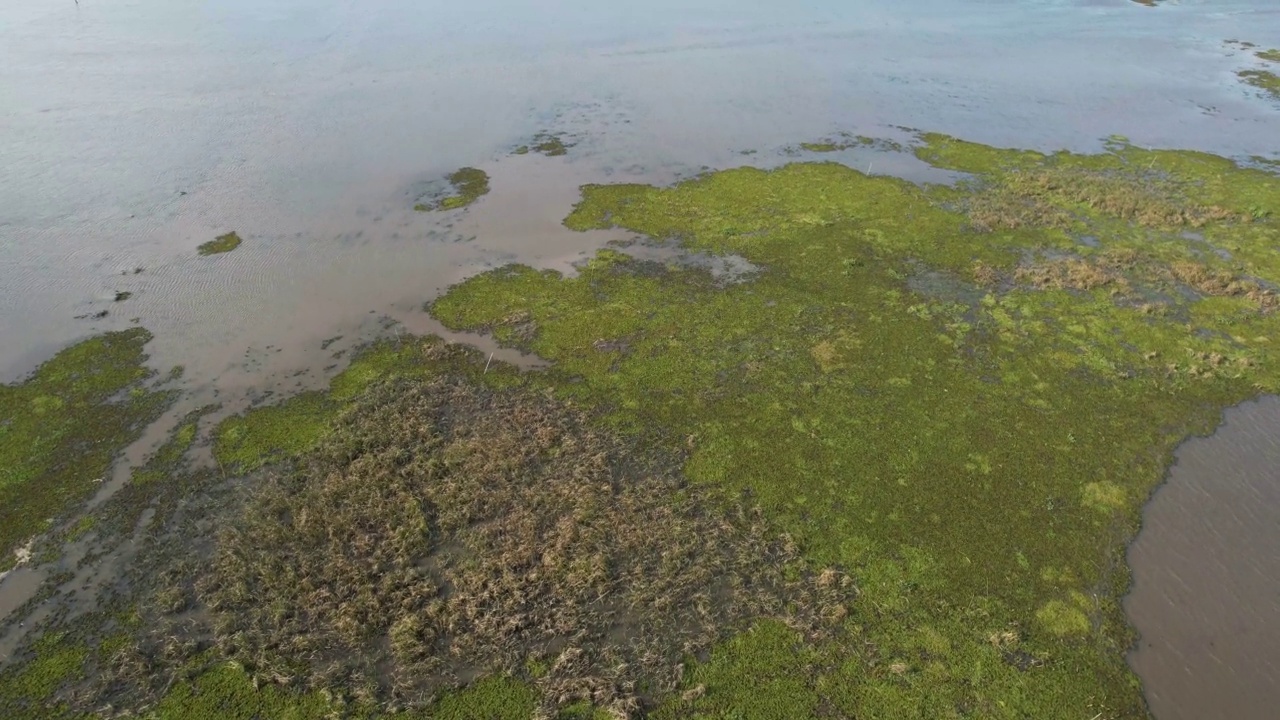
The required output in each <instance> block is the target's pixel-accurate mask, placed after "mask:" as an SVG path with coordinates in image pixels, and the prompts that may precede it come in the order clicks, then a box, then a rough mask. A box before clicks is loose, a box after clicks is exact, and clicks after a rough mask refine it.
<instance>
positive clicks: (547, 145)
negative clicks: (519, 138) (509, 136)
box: [514, 133, 573, 157]
mask: <svg viewBox="0 0 1280 720" xmlns="http://www.w3.org/2000/svg"><path fill="white" fill-rule="evenodd" d="M571 147H573V143H566V142H565V141H564V138H563V137H562V136H561V135H558V134H551V133H540V134H538V135H536V136H534V138H533V144H532V145H521V146H520V147H518V148H516V149H515V151H514V154H516V155H528V154H529V153H531V152H535V153H539V154H541V155H546V156H547V157H559V156H561V155H567V154H568V153H569V148H571Z"/></svg>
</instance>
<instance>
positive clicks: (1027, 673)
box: [432, 135, 1280, 718]
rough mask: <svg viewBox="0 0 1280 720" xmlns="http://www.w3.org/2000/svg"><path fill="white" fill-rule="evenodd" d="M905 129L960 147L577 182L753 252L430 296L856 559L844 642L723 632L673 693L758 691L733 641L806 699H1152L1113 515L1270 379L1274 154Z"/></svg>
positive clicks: (704, 242)
mask: <svg viewBox="0 0 1280 720" xmlns="http://www.w3.org/2000/svg"><path fill="white" fill-rule="evenodd" d="M914 152H915V153H916V154H917V156H918V157H920V158H921V159H923V160H926V161H928V162H930V163H931V164H933V165H935V166H937V167H940V168H944V169H948V170H953V171H959V172H964V173H968V174H969V175H970V177H969V179H968V180H966V181H964V182H961V183H960V184H959V185H957V186H954V187H944V186H924V187H921V186H918V185H915V184H912V183H909V182H905V181H901V180H897V179H893V178H888V177H869V176H867V175H865V174H863V173H860V172H858V171H856V170H853V169H851V168H848V167H845V166H842V165H838V164H834V163H807V164H793V165H788V166H785V167H782V168H779V169H777V170H772V171H764V170H758V169H752V168H741V169H735V170H728V171H724V172H718V173H713V174H710V175H707V176H704V177H700V178H698V179H695V180H691V181H688V182H683V183H680V184H678V185H676V186H674V187H668V188H658V187H649V186H642V185H607V186H588V187H586V188H584V190H583V197H582V200H581V202H580V203H579V204H578V205H577V206H576V207H575V209H574V211H573V213H572V214H571V215H570V216H569V217H568V218H567V219H566V225H567V226H569V227H570V228H573V229H582V230H585V229H592V228H604V227H611V226H618V227H623V228H626V229H628V230H632V231H635V232H640V233H644V234H646V235H649V236H650V237H653V238H656V239H671V238H676V239H679V240H680V241H681V242H682V243H683V245H684V247H686V248H688V249H690V250H692V251H701V252H710V253H718V254H726V255H727V254H737V255H740V256H742V257H743V258H745V259H746V260H747V261H749V262H751V263H753V264H754V265H757V266H759V267H761V268H762V271H761V272H760V273H758V274H756V275H753V276H752V278H751V280H750V281H749V282H745V283H740V284H735V285H731V286H721V285H717V284H716V283H714V282H712V281H711V278H709V276H708V275H707V274H706V273H705V272H701V271H698V270H695V269H669V270H667V271H664V272H662V273H653V272H648V271H646V270H645V269H644V268H642V267H641V266H640V264H638V263H637V262H636V261H633V260H631V259H629V258H626V257H625V256H622V255H619V254H617V253H608V252H606V253H601V254H600V255H599V256H598V257H597V258H596V260H595V261H594V262H592V263H589V264H587V265H586V266H585V267H583V268H582V270H581V272H580V273H579V274H578V275H577V276H575V277H573V278H566V277H563V276H561V275H559V274H557V273H554V272H543V271H535V270H533V269H530V268H524V267H511V268H505V269H502V270H499V271H495V272H491V273H488V274H485V275H481V276H479V277H476V278H474V279H472V280H469V281H467V282H465V283H462V284H461V285H459V286H456V287H455V288H453V289H451V291H450V292H448V293H447V294H446V295H445V296H443V297H442V298H440V299H439V300H437V301H436V302H435V303H433V305H432V312H433V313H434V314H435V315H436V316H437V317H438V318H440V319H441V320H442V321H443V322H444V323H445V324H446V325H447V326H449V327H451V328H454V329H460V330H461V329H466V330H473V331H474V330H489V331H491V332H493V334H494V335H495V336H496V337H497V338H499V339H500V340H501V341H502V342H504V343H506V344H510V345H515V346H518V347H520V348H522V349H525V350H529V351H532V352H536V353H537V354H538V355H540V356H541V357H544V358H547V359H549V360H552V361H553V362H554V363H555V364H554V366H553V368H552V369H551V370H550V371H547V372H545V373H544V374H543V381H544V382H546V383H547V384H548V385H549V386H550V387H551V388H553V389H554V390H555V392H557V393H558V394H559V395H560V396H562V397H566V398H572V399H574V400H575V401H577V402H583V403H586V404H588V405H591V406H596V407H601V408H604V409H605V410H606V413H607V418H608V420H609V421H610V422H612V423H614V424H616V425H617V426H619V427H622V428H633V429H634V428H645V427H650V428H651V427H660V428H664V429H665V430H666V431H668V432H670V433H673V434H676V435H680V436H684V437H686V438H688V442H689V443H690V445H691V447H692V448H693V452H692V455H691V457H690V459H689V461H688V465H687V466H686V472H687V473H688V474H689V475H690V477H691V478H693V479H694V481H695V482H696V483H701V484H703V485H705V486H709V487H714V488H720V489H727V490H730V491H733V492H743V493H748V494H750V495H751V497H753V498H755V499H756V500H757V501H758V502H759V503H760V504H761V506H762V508H763V509H764V512H765V516H766V517H767V518H769V519H770V520H771V521H773V522H778V523H780V524H781V525H782V526H783V527H784V528H785V529H786V530H787V531H788V532H789V533H790V534H791V536H792V537H794V538H795V539H796V541H797V542H798V544H799V546H800V547H801V548H803V551H804V553H805V554H806V555H807V557H809V558H810V559H811V560H812V561H813V562H815V563H818V564H835V565H840V566H843V567H846V568H848V569H849V571H850V573H851V575H852V576H853V577H855V578H857V579H858V582H859V586H860V588H861V589H862V591H863V594H862V596H861V599H860V600H859V602H858V603H857V608H856V611H855V613H854V614H853V615H852V616H851V620H850V622H852V623H855V624H856V625H857V626H858V627H860V628H861V631H862V633H863V636H862V640H861V642H860V643H858V644H855V645H842V644H841V643H834V644H823V643H817V644H814V643H810V642H807V641H806V642H802V643H801V645H796V642H797V640H796V638H795V637H790V638H782V636H780V635H777V634H776V633H774V634H768V633H766V634H765V635H763V636H760V638H764V639H760V638H757V639H758V641H759V642H760V643H765V640H766V639H767V640H768V643H767V645H768V647H771V648H773V649H772V650H761V649H760V647H762V645H750V644H749V643H747V641H745V640H744V641H742V642H743V643H747V644H742V645H741V646H740V645H737V644H733V643H731V644H730V645H727V646H724V647H723V648H722V649H721V650H720V651H719V652H721V653H722V655H721V656H719V657H720V659H719V660H716V659H715V656H713V659H712V660H711V661H710V662H711V665H709V666H708V667H712V666H715V667H722V668H725V670H724V671H723V674H721V675H719V676H717V677H718V678H719V679H718V680H715V681H714V682H713V681H712V676H711V675H707V676H706V677H705V679H703V680H701V681H699V682H700V683H701V684H703V685H705V687H704V688H703V690H702V691H700V692H701V693H702V694H701V695H700V694H699V691H697V685H698V684H699V683H694V684H692V685H687V686H685V689H684V690H683V692H686V693H690V694H691V699H690V700H688V706H689V707H691V708H697V707H702V706H705V707H707V708H709V709H708V711H707V712H708V716H712V717H726V716H732V715H733V714H734V713H740V714H742V715H743V716H759V717H768V716H771V715H770V714H771V713H773V712H774V711H772V710H764V709H761V710H758V711H757V710H756V708H765V707H766V706H768V703H769V702H770V701H769V697H770V695H769V693H767V692H765V691H764V690H756V689H754V686H753V684H752V683H750V682H748V681H747V680H746V679H745V678H747V677H748V676H751V677H757V676H758V675H759V674H758V673H757V672H755V671H754V670H750V669H748V670H743V671H736V670H732V668H735V667H743V668H752V667H754V665H752V663H756V662H774V661H776V662H778V663H782V664H781V665H779V667H780V668H784V669H780V670H778V673H777V674H775V676H777V677H779V680H778V682H781V683H783V684H788V683H789V685H787V686H788V687H790V688H792V689H790V690H787V692H788V693H793V694H794V698H795V699H794V702H796V703H799V705H798V707H800V708H802V709H803V708H805V707H817V708H823V707H837V708H839V710H840V712H843V713H845V714H846V715H850V716H855V717H863V716H865V717H888V716H913V717H914V716H930V717H956V716H981V717H1043V718H1054V717H1064V718H1065V717H1078V716H1081V715H1083V716H1086V717H1092V716H1094V715H1097V714H1098V713H1102V715H1101V716H1102V717H1142V716H1144V713H1145V710H1144V705H1143V701H1142V698H1141V694H1140V692H1139V688H1138V686H1137V683H1136V681H1135V679H1134V678H1133V676H1132V675H1131V673H1130V671H1129V669H1128V667H1127V665H1126V664H1125V661H1124V654H1125V651H1126V650H1127V648H1128V647H1129V646H1130V645H1131V642H1132V636H1131V633H1130V630H1129V628H1128V626H1127V623H1126V621H1125V618H1124V616H1123V613H1122V611H1121V609H1120V604H1119V597H1120V596H1121V594H1122V593H1123V592H1124V589H1125V587H1126V585H1127V582H1128V574H1127V571H1126V569H1125V567H1124V562H1123V560H1124V547H1125V543H1126V542H1127V540H1128V539H1129V538H1130V537H1132V535H1133V533H1134V532H1136V529H1137V526H1138V519H1139V513H1140V506H1141V503H1142V502H1143V500H1144V499H1145V498H1146V497H1147V496H1148V495H1149V493H1150V492H1151V490H1152V488H1154V487H1155V486H1156V484H1158V483H1159V481H1160V479H1161V478H1162V476H1163V473H1164V471H1165V467H1166V465H1167V462H1168V458H1169V457H1170V453H1171V452H1172V449H1173V448H1174V447H1175V446H1176V444H1177V443H1178V442H1180V441H1181V440H1182V439H1183V438H1185V437H1186V436H1187V435H1188V434H1191V433H1199V432H1207V431H1208V430H1209V429H1210V428H1211V427H1212V426H1213V425H1214V423H1216V422H1217V419H1218V417H1219V413H1220V412H1221V410H1222V409H1223V408H1225V407H1227V406H1229V405H1232V404H1234V403H1237V402H1239V401H1241V400H1243V399H1244V398H1247V397H1249V396H1251V395H1254V394H1256V393H1258V392H1274V391H1275V390H1276V389H1277V388H1278V386H1280V357H1277V350H1276V349H1275V348H1276V346H1275V344H1274V343H1273V342H1272V338H1274V337H1277V333H1280V319H1278V318H1280V314H1278V313H1276V312H1275V309H1276V301H1275V288H1276V287H1278V286H1280V256H1277V255H1276V254H1275V252H1274V248H1275V247H1276V246H1277V242H1278V241H1280V228H1278V227H1277V225H1276V222H1275V219H1274V218H1275V217H1276V213H1277V212H1278V211H1280V179H1277V178H1276V177H1275V176H1274V175H1271V174H1268V173H1266V172H1262V171H1258V170H1250V169H1245V168H1241V167H1238V166H1236V165H1235V164H1233V163H1232V162H1230V161H1228V160H1225V159H1222V158H1218V157H1214V156H1211V155H1206V154H1202V153H1194V152H1176V151H1147V150H1143V149H1139V148H1135V147H1133V146H1131V145H1130V144H1129V143H1128V142H1127V141H1125V140H1124V139H1123V138H1119V137H1117V138H1112V139H1111V140H1110V141H1109V142H1108V145H1107V150H1106V152H1103V153H1099V154H1094V155H1078V154H1070V153H1053V154H1042V153H1037V152H1030V151H1018V150H1005V149H998V148H991V147H986V146H981V145H976V144H973V143H966V142H963V141H960V140H957V139H954V138H949V137H944V136H937V135H924V136H922V137H921V143H920V144H919V145H918V146H917V147H916V148H915V149H914ZM1081 598H1083V600H1081ZM1082 617H1083V618H1084V619H1085V621H1086V622H1081V618H1082ZM761 632H764V631H761ZM770 632H772V631H770ZM779 638H782V639H779ZM800 640H801V641H803V640H804V639H803V638H800ZM756 656H758V660H753V659H751V658H752V657H756ZM707 672H710V670H708V671H707ZM734 678H743V679H742V680H735V679H734ZM779 692H781V691H779ZM695 696H696V697H695ZM802 696H803V697H804V698H807V699H805V700H803V701H802V700H801V698H802ZM700 698H701V699H700ZM700 703H701V704H702V705H700ZM757 712H758V714H756V713H757ZM800 714H804V713H803V712H802V711H801V713H800Z"/></svg>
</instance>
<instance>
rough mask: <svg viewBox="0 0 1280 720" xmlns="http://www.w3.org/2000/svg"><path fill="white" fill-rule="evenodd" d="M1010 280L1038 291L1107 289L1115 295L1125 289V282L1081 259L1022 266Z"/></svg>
mask: <svg viewBox="0 0 1280 720" xmlns="http://www.w3.org/2000/svg"><path fill="white" fill-rule="evenodd" d="M1014 278H1015V279H1016V280H1017V281H1018V282H1022V283H1027V284H1030V285H1033V286H1035V287H1037V288H1040V289H1069V290H1093V289H1095V288H1101V287H1110V288H1112V289H1113V290H1115V291H1117V292H1124V291H1126V290H1128V289H1129V281H1128V280H1126V279H1125V278H1124V276H1122V275H1120V274H1119V273H1117V272H1116V271H1115V270H1113V269H1111V268H1109V267H1106V266H1105V265H1101V264H1098V263H1094V262H1090V261H1088V260H1084V259H1081V258H1064V259H1059V260H1050V261H1048V262H1042V263H1036V264H1034V265H1026V266H1023V267H1020V268H1018V269H1017V270H1016V271H1015V272H1014Z"/></svg>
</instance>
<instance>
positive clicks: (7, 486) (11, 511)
mask: <svg viewBox="0 0 1280 720" xmlns="http://www.w3.org/2000/svg"><path fill="white" fill-rule="evenodd" d="M150 339H151V335H150V334H149V333H148V332H147V331H145V330H141V329H134V330H126V331H122V332H114V333H108V334H105V335H100V336H98V337H94V338H90V339H88V340H85V341H83V342H80V343H77V344H76V345H73V346H72V347H70V348H67V349H66V350H63V351H62V352H60V353H58V354H57V355H56V356H55V357H53V358H52V359H51V360H49V361H48V362H46V363H44V364H43V365H41V366H40V368H39V369H37V370H36V371H35V373H34V374H33V375H32V376H31V377H29V378H27V379H26V380H24V381H23V382H20V383H16V384H13V385H0V570H7V569H9V568H10V567H12V565H13V563H14V561H15V556H14V550H15V549H16V548H18V547H19V546H20V545H21V544H22V543H24V542H25V541H27V540H29V539H31V538H32V537H33V536H34V535H35V534H37V533H38V532H42V531H44V530H46V529H48V528H49V527H50V526H51V524H52V523H53V521H54V520H55V519H56V518H57V517H58V516H60V515H62V514H63V513H65V512H66V511H67V510H69V509H70V508H71V507H73V506H74V505H75V504H77V503H78V502H80V501H82V500H84V499H85V498H86V497H87V496H88V495H89V494H90V493H92V491H93V489H94V487H95V486H96V485H97V483H99V482H102V480H103V479H104V477H105V475H106V473H107V471H108V469H109V468H110V465H111V462H112V461H113V460H115V457H116V455H117V454H118V453H119V452H120V451H121V450H122V449H124V447H125V446H126V445H128V444H129V443H131V442H133V441H134V440H136V439H137V438H138V437H139V436H140V435H141V434H142V430H143V428H144V427H145V426H146V425H148V424H150V423H151V422H152V421H153V420H155V419H156V418H157V417H158V416H159V414H160V413H161V412H162V411H163V410H164V409H165V408H166V407H168V405H169V403H170V402H171V401H172V400H173V397H174V396H173V393H172V392H167V391H157V390H154V389H153V388H151V387H148V386H147V385H146V381H147V380H149V379H151V378H152V377H153V376H154V375H155V372H154V371H152V370H150V369H148V368H147V367H145V366H144V364H143V363H144V361H145V360H146V355H145V354H144V352H143V346H144V345H145V344H146V343H147V342H148V341H149V340H150Z"/></svg>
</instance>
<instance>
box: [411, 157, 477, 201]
mask: <svg viewBox="0 0 1280 720" xmlns="http://www.w3.org/2000/svg"><path fill="white" fill-rule="evenodd" d="M448 181H449V185H450V187H451V188H452V191H453V192H452V194H450V195H445V196H444V197H441V198H438V199H436V200H434V201H432V202H427V203H418V204H417V205H414V207H413V209H414V210H417V211H419V212H429V211H432V210H457V209H459V208H464V207H466V206H468V205H470V204H471V203H473V202H475V201H476V200H479V199H480V198H481V196H483V195H486V194H488V192H489V174H488V173H486V172H485V171H483V170H480V169H479V168H473V167H464V168H460V169H458V170H455V171H453V172H452V173H450V174H449V177H448Z"/></svg>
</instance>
